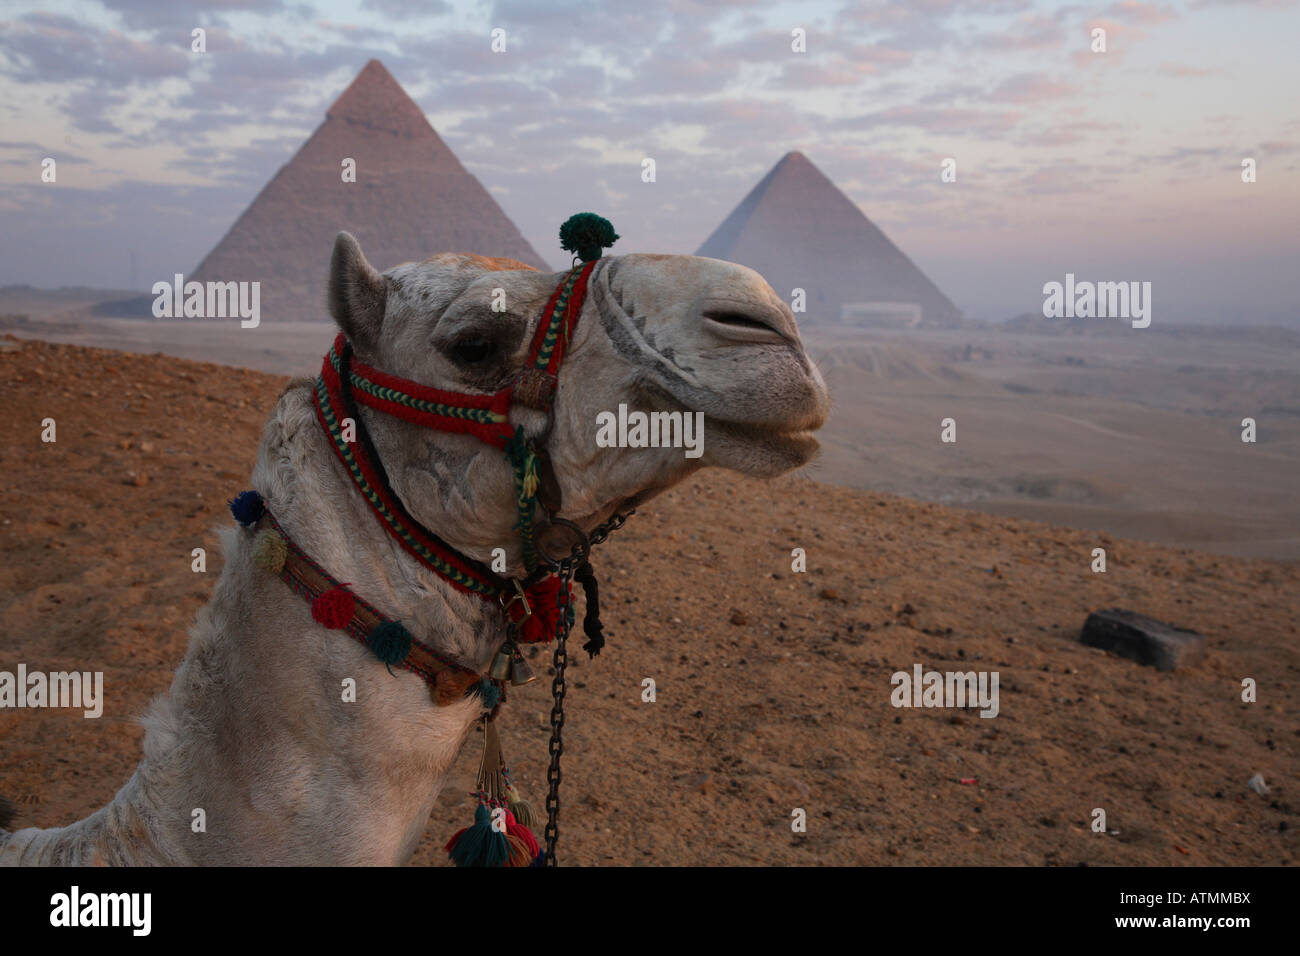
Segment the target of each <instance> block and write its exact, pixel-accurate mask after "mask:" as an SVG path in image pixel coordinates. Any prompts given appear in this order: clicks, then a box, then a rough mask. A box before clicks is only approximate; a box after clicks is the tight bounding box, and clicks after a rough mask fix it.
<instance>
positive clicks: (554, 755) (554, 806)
mask: <svg viewBox="0 0 1300 956" xmlns="http://www.w3.org/2000/svg"><path fill="white" fill-rule="evenodd" d="M634 513H635V512H634V511H628V512H626V513H625V514H615V515H614V516H613V517H611V518H610V519H609V520H608V521H606V522H604V523H603V524H600V525H598V526H597V527H596V528H595V529H594V530H593V531H592V532H591V534H590V535H588V536H587V537H586V539H585V540H584V541H580V542H578V543H577V544H576V545H574V546H573V551H572V553H571V554H570V555H569V556H568V557H567V558H565V559H564V560H563V561H560V562H559V563H558V564H557V565H556V567H555V573H556V574H557V575H559V578H560V590H559V593H558V594H557V595H556V598H555V600H556V602H557V604H558V606H559V609H560V613H559V614H558V615H557V616H556V620H555V659H554V668H555V677H554V679H552V681H551V698H552V701H553V703H552V705H551V742H550V752H551V765H550V767H548V768H547V771H546V783H547V792H546V829H545V830H544V831H543V839H544V841H545V843H546V865H547V866H555V865H556V864H555V843H556V841H557V840H559V838H560V830H559V821H560V755H561V754H562V753H564V741H563V739H562V734H563V732H564V693H565V691H566V690H567V689H568V688H567V686H566V684H565V682H564V669H565V667H566V666H568V663H569V657H568V653H567V651H566V650H565V643H566V641H567V640H568V638H569V628H571V627H572V626H573V597H572V595H571V594H570V593H569V587H570V584H571V582H572V580H573V573H574V571H576V570H577V568H578V567H579V565H581V564H582V563H584V562H585V561H586V560H587V555H588V554H589V553H590V552H591V548H592V547H593V546H594V545H597V544H600V543H601V542H603V541H604V540H605V539H606V538H608V537H609V536H610V535H611V534H612V533H613V532H615V531H617V530H618V529H619V528H621V527H623V523H624V522H625V521H627V519H628V518H630V517H631V516H632V515H633V514H634Z"/></svg>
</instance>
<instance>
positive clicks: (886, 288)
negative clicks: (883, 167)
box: [696, 152, 961, 327]
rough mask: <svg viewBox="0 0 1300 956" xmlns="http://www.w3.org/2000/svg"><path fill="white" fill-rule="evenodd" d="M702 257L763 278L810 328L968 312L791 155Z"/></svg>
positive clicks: (946, 318) (905, 323)
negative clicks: (799, 297) (798, 296)
mask: <svg viewBox="0 0 1300 956" xmlns="http://www.w3.org/2000/svg"><path fill="white" fill-rule="evenodd" d="M696 255H701V256H709V257H711V258H714V259H726V260H728V261H731V262H738V263H740V264H741V265H744V266H749V267H750V268H751V269H753V270H755V271H756V272H758V273H759V274H760V275H762V276H763V277H764V278H765V279H767V281H768V282H769V283H770V284H771V285H772V287H773V288H774V289H776V291H777V294H778V295H780V296H781V297H782V298H783V299H785V300H786V301H787V302H790V301H791V299H792V297H793V295H794V290H795V289H803V290H804V293H805V301H806V306H807V312H806V316H804V315H800V316H799V318H800V319H801V320H804V319H805V318H806V319H807V320H808V321H811V322H845V323H849V324H857V325H896V326H902V327H910V326H916V325H922V324H924V325H938V326H954V325H958V324H960V323H961V312H960V311H959V310H958V308H957V307H956V306H955V305H953V304H952V301H951V300H950V299H949V298H948V297H947V296H946V295H944V294H943V293H942V292H941V291H939V288H938V287H937V286H936V285H935V284H934V283H933V282H931V281H930V280H929V279H928V278H927V277H926V275H925V273H923V272H922V271H921V270H920V269H919V268H917V266H916V264H915V263H913V262H912V260H911V259H909V258H907V256H905V255H904V254H903V252H902V251H901V250H900V249H899V248H898V247H897V246H896V245H894V244H893V243H892V242H890V241H889V238H888V237H887V236H886V235H885V234H884V233H883V232H881V231H880V229H879V227H877V226H876V225H875V223H873V222H872V221H871V220H870V219H868V218H867V217H866V216H864V215H863V214H862V211H861V210H860V209H858V207H857V206H856V205H854V203H853V201H852V200H851V199H849V197H848V196H846V195H844V193H842V192H841V191H840V190H839V189H838V188H837V187H836V185H835V184H834V183H833V182H831V181H830V180H829V179H827V178H826V176H825V175H824V174H823V173H822V172H821V170H819V169H818V168H817V167H816V166H814V165H813V164H812V162H811V161H809V159H808V158H807V157H806V156H804V155H803V154H802V153H798V152H794V153H787V154H786V155H785V156H784V157H782V159H781V161H780V162H779V163H777V164H776V166H774V167H773V168H772V170H771V172H769V173H768V174H767V175H766V176H764V177H763V179H762V180H760V181H759V183H758V185H757V186H755V187H754V188H753V189H752V190H751V191H750V193H749V195H747V196H746V197H745V198H744V199H743V200H742V201H741V203H740V205H739V206H737V207H736V208H735V210H734V211H733V212H732V213H731V215H730V216H728V217H727V218H726V219H725V220H724V221H723V223H722V225H720V226H719V227H718V228H717V230H716V231H715V232H714V233H713V235H711V236H709V238H708V239H707V240H705V242H704V245H702V246H700V248H699V251H698V252H697V253H696Z"/></svg>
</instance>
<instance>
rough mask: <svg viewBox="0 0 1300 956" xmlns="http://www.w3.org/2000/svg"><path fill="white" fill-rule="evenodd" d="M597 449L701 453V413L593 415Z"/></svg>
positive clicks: (622, 407) (620, 409)
mask: <svg viewBox="0 0 1300 956" xmlns="http://www.w3.org/2000/svg"><path fill="white" fill-rule="evenodd" d="M596 447H597V448H685V449H686V457H687V458H699V457H700V456H701V455H703V454H704V413H703V412H686V413H685V414H683V413H682V412H649V413H647V412H640V411H637V412H629V411H628V410H627V405H626V404H625V403H623V402H620V403H619V406H618V415H617V416H616V415H615V414H614V413H613V412H600V413H599V414H597V415H596Z"/></svg>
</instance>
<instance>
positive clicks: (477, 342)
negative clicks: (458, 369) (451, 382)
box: [451, 336, 497, 365]
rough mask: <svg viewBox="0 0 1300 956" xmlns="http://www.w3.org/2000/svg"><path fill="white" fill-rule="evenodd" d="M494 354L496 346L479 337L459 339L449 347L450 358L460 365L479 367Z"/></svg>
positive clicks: (489, 340) (488, 340)
mask: <svg viewBox="0 0 1300 956" xmlns="http://www.w3.org/2000/svg"><path fill="white" fill-rule="evenodd" d="M496 354H497V344H496V343H495V342H493V341H492V340H491V339H485V338H482V337H481V336H471V337H469V338H464V339H461V340H460V341H459V342H457V343H456V344H455V345H453V346H452V347H451V357H452V358H453V359H455V360H456V361H457V362H460V363H461V364H462V365H480V364H482V363H483V362H486V361H487V360H488V359H490V358H492V357H493V356H494V355H496Z"/></svg>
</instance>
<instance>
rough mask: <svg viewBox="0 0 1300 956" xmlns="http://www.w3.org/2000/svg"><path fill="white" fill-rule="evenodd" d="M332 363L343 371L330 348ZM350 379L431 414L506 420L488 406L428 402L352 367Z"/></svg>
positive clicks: (494, 421)
mask: <svg viewBox="0 0 1300 956" xmlns="http://www.w3.org/2000/svg"><path fill="white" fill-rule="evenodd" d="M330 364H331V365H333V366H334V371H336V372H339V371H341V367H340V363H339V357H338V354H337V353H335V351H334V350H333V349H330ZM348 379H349V380H350V381H351V382H352V386H353V387H354V388H359V389H361V391H363V392H365V393H366V394H367V395H373V396H374V397H375V398H380V399H383V400H384V401H388V402H393V403H395V404H397V405H405V406H406V407H407V408H414V409H415V410H416V411H419V412H425V413H427V414H430V415H441V416H443V417H444V418H464V419H467V420H469V421H472V422H479V423H480V424H483V425H499V424H501V423H502V422H504V421H505V420H506V416H505V415H502V414H501V413H500V412H494V411H491V410H489V409H486V408H464V407H462V406H460V405H444V404H442V403H441V402H426V401H424V400H423V399H420V398H416V397H414V396H413V395H407V394H406V393H405V392H399V391H397V390H396V389H393V388H388V387H386V386H383V385H376V384H375V383H374V382H372V381H370V380H369V379H367V378H362V377H361V376H360V375H358V374H357V373H356V372H354V371H352V370H351V369H348Z"/></svg>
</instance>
